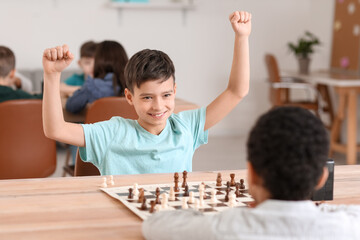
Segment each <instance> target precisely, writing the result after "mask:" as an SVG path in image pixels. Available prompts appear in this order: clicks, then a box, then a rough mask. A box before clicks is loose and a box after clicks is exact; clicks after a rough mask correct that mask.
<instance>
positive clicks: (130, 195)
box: [128, 188, 134, 199]
mask: <svg viewBox="0 0 360 240" xmlns="http://www.w3.org/2000/svg"><path fill="white" fill-rule="evenodd" d="M133 197H134V195H133V189H132V188H129V196H128V198H129V199H133Z"/></svg>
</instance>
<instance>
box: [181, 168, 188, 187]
mask: <svg viewBox="0 0 360 240" xmlns="http://www.w3.org/2000/svg"><path fill="white" fill-rule="evenodd" d="M186 178H187V171H186V170H185V171H183V183H182V185H181V187H183V188H184V187H185V186H186V185H187V183H186Z"/></svg>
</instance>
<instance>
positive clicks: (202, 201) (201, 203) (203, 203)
mask: <svg viewBox="0 0 360 240" xmlns="http://www.w3.org/2000/svg"><path fill="white" fill-rule="evenodd" d="M199 207H201V208H203V207H205V202H204V198H200V200H199Z"/></svg>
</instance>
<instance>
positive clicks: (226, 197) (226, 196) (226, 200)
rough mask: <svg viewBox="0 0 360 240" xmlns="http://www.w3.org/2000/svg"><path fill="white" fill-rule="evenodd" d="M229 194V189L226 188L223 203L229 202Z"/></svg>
mask: <svg viewBox="0 0 360 240" xmlns="http://www.w3.org/2000/svg"><path fill="white" fill-rule="evenodd" d="M229 192H230V188H226V195H225V202H228V201H229Z"/></svg>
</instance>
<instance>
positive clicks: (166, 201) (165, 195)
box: [160, 193, 168, 209]
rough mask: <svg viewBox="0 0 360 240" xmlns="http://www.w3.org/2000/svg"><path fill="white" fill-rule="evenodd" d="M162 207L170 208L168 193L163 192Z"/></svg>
mask: <svg viewBox="0 0 360 240" xmlns="http://www.w3.org/2000/svg"><path fill="white" fill-rule="evenodd" d="M160 201H161V209H167V208H168V195H167V194H166V193H163V194H161V200H160Z"/></svg>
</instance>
